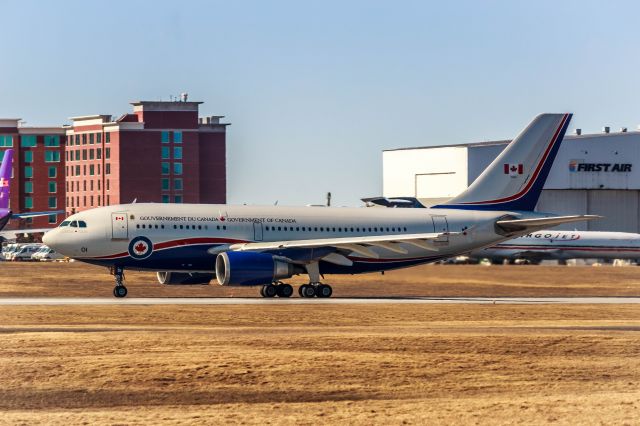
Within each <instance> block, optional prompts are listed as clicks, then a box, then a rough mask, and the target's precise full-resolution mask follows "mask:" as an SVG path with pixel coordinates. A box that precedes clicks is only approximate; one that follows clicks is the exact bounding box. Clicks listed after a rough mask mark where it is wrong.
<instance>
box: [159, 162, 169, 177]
mask: <svg viewBox="0 0 640 426" xmlns="http://www.w3.org/2000/svg"><path fill="white" fill-rule="evenodd" d="M161 164H162V174H163V175H168V174H169V163H167V162H162V163H161Z"/></svg>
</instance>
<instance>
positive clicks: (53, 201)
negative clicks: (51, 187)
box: [49, 197, 58, 209]
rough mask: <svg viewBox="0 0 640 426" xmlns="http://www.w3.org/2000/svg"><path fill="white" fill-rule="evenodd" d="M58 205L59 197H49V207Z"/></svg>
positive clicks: (52, 207)
mask: <svg viewBox="0 0 640 426" xmlns="http://www.w3.org/2000/svg"><path fill="white" fill-rule="evenodd" d="M56 207H58V197H49V208H50V209H55V208H56Z"/></svg>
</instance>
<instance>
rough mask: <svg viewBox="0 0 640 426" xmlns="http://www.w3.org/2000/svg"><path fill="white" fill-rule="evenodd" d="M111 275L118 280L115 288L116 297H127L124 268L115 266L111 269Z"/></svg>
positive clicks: (114, 294)
mask: <svg viewBox="0 0 640 426" xmlns="http://www.w3.org/2000/svg"><path fill="white" fill-rule="evenodd" d="M111 275H113V276H114V277H115V279H116V286H115V287H114V288H113V296H114V297H125V296H126V295H127V288H126V287H125V286H124V268H121V267H119V266H114V267H113V268H111Z"/></svg>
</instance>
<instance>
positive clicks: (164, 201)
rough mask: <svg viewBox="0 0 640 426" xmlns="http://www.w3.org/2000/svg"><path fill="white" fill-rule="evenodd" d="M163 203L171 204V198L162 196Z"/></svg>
mask: <svg viewBox="0 0 640 426" xmlns="http://www.w3.org/2000/svg"><path fill="white" fill-rule="evenodd" d="M162 202H163V203H168V202H169V196H168V195H163V196H162Z"/></svg>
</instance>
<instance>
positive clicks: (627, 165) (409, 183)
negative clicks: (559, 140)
mask: <svg viewBox="0 0 640 426" xmlns="http://www.w3.org/2000/svg"><path fill="white" fill-rule="evenodd" d="M508 142H509V141H495V142H486V143H475V144H466V145H454V146H444V147H424V148H411V149H398V150H388V151H384V152H383V195H384V196H386V197H399V196H414V197H418V198H420V199H421V200H422V201H423V202H424V203H425V204H427V205H433V204H435V203H438V202H441V201H443V200H444V199H448V198H451V197H454V196H455V195H457V194H459V193H460V192H462V191H463V190H464V189H465V188H466V187H467V186H468V185H470V184H471V183H472V182H473V181H474V180H475V179H476V178H477V177H478V175H479V174H480V173H481V172H482V171H483V170H484V169H485V168H486V166H487V165H489V163H491V161H493V160H494V159H495V158H496V157H497V156H498V154H499V153H500V152H501V151H502V149H504V147H505V146H506V145H507V143H508ZM639 207H640V132H624V133H622V132H619V133H602V134H590V135H581V136H566V137H565V140H564V141H563V144H562V146H561V147H560V150H559V152H558V155H557V157H556V160H555V162H554V165H553V167H552V169H551V172H550V173H549V178H548V179H547V182H546V184H545V187H544V190H543V192H542V195H541V196H540V201H539V202H538V205H537V208H536V209H537V210H539V211H548V212H554V213H560V214H599V215H602V216H605V218H604V219H600V220H595V221H591V222H588V223H577V224H570V225H565V226H564V227H559V229H563V228H564V229H581V230H600V231H626V232H640V214H639V212H638V210H639Z"/></svg>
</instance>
